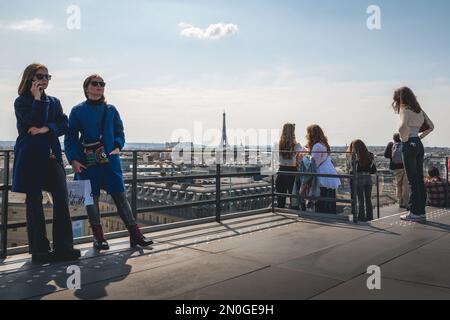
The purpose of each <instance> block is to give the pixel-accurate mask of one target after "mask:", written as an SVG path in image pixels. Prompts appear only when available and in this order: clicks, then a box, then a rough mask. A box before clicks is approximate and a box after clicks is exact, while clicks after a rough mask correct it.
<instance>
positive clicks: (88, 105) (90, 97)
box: [64, 74, 153, 250]
mask: <svg viewBox="0 0 450 320" xmlns="http://www.w3.org/2000/svg"><path fill="white" fill-rule="evenodd" d="M105 85H106V84H105V82H104V80H103V78H102V77H100V76H99V75H96V74H94V75H91V76H89V77H88V78H86V80H85V81H84V84H83V89H84V95H85V96H86V99H87V100H86V101H84V102H82V103H80V104H79V105H77V106H75V107H74V108H73V109H72V111H71V113H70V116H69V129H68V131H67V134H66V136H65V139H64V145H65V150H66V156H67V160H68V161H69V163H70V164H71V165H72V168H73V171H74V172H75V178H76V179H77V180H90V182H91V187H92V194H93V196H94V204H93V205H89V206H87V207H86V210H87V213H88V217H89V222H90V225H91V228H92V233H93V236H94V243H93V245H94V248H95V249H97V250H108V249H109V245H108V242H107V241H106V238H105V235H104V233H103V228H102V225H101V221H100V209H99V197H100V189H104V190H106V192H107V193H108V194H110V195H111V197H112V198H113V201H114V203H115V204H116V207H117V211H118V213H119V216H120V218H121V219H122V221H123V222H124V224H125V226H126V227H127V229H128V231H129V233H130V247H135V246H136V245H140V246H143V247H144V246H149V245H151V244H152V243H153V241H152V240H150V239H147V238H145V237H144V235H143V234H142V233H141V231H140V230H139V227H138V226H137V224H136V220H135V218H134V216H133V213H132V212H131V207H130V204H129V202H128V199H127V197H126V194H125V186H124V182H123V176H122V169H121V164H120V150H122V148H123V147H124V145H125V134H124V128H123V123H122V120H121V118H120V115H119V112H118V111H117V109H116V108H115V107H114V106H113V105H110V104H108V103H107V102H106V99H105V96H104V91H105Z"/></svg>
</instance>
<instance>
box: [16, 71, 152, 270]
mask: <svg viewBox="0 0 450 320" xmlns="http://www.w3.org/2000/svg"><path fill="white" fill-rule="evenodd" d="M50 80H51V75H50V74H49V72H48V68H47V67H46V66H44V65H42V64H37V63H34V64H31V65H29V66H28V67H27V68H26V69H25V71H24V72H23V76H22V79H21V82H20V84H19V89H18V93H19V97H18V98H17V99H16V100H15V102H14V109H15V114H16V118H17V130H18V137H17V140H16V144H15V147H14V155H15V156H14V167H13V186H12V191H13V192H19V193H25V194H26V217H27V231H28V243H29V252H30V253H31V254H32V259H33V261H37V262H49V261H65V260H74V259H78V258H79V257H80V251H79V250H77V249H75V248H74V247H73V234H72V224H71V219H70V212H69V203H68V192H67V184H66V173H65V170H64V166H63V159H62V152H61V145H60V142H59V137H61V136H64V147H65V153H66V156H67V160H68V161H69V163H70V164H71V165H72V168H73V170H74V172H75V179H76V180H89V181H90V184H91V187H92V195H93V198H94V204H93V205H88V206H87V207H86V209H87V213H88V216H89V221H90V225H91V228H92V232H93V239H94V243H93V245H94V247H95V248H96V249H98V250H106V249H109V245H108V242H107V241H106V238H105V236H104V233H103V229H102V226H101V219H100V209H99V195H100V189H104V190H106V191H107V192H108V193H109V194H110V195H111V196H112V198H113V200H114V202H115V204H116V206H117V211H118V213H119V216H120V217H121V218H122V220H123V222H124V223H125V225H126V226H127V229H128V231H129V233H130V246H132V247H134V246H136V245H141V246H148V245H150V244H152V243H153V242H152V240H151V239H147V238H145V237H144V235H143V234H142V233H141V231H140V229H139V228H138V226H137V224H136V221H135V218H134V216H133V214H132V210H131V207H130V204H129V202H128V200H127V198H126V194H125V188H124V182H123V176H122V171H121V165H120V158H119V153H120V151H121V149H122V148H123V147H124V145H125V135H124V128H123V123H122V120H121V118H120V114H119V112H118V111H117V109H116V108H115V107H114V106H113V105H111V104H108V103H107V101H106V99H105V95H104V91H105V86H106V83H105V82H104V80H103V78H102V77H101V76H99V75H91V76H89V77H87V78H86V80H85V81H84V83H83V85H82V88H83V92H84V95H85V97H86V100H85V101H83V102H81V103H80V104H78V105H77V106H75V107H73V109H72V111H71V113H70V116H69V118H67V116H66V115H65V114H64V112H63V109H62V106H61V102H60V101H59V100H58V99H57V98H55V97H52V96H48V95H47V94H46V92H45V90H46V89H47V87H48V85H49V82H50ZM43 190H46V191H49V192H50V193H51V195H52V198H53V250H51V247H50V242H49V240H48V238H47V234H46V220H45V215H44V210H43V206H42V191H43Z"/></svg>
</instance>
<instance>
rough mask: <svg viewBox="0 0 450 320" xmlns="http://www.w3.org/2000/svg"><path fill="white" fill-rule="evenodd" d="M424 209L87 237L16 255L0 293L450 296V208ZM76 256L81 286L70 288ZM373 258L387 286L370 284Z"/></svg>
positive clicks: (257, 217)
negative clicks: (136, 243)
mask: <svg viewBox="0 0 450 320" xmlns="http://www.w3.org/2000/svg"><path fill="white" fill-rule="evenodd" d="M391 210H393V211H395V209H393V208H391ZM427 212H428V214H427V218H428V221H427V222H426V223H420V224H418V223H411V222H402V221H400V219H399V214H394V215H390V216H387V217H384V218H381V219H378V220H374V221H372V222H370V223H365V222H359V223H358V224H354V223H351V222H348V221H345V220H343V219H339V218H337V217H333V218H332V219H331V218H330V216H325V215H320V214H313V215H311V214H300V215H297V214H294V212H292V211H289V210H282V211H280V210H276V212H275V213H272V212H269V210H266V212H264V211H258V212H248V213H244V214H242V213H241V214H234V215H227V216H224V217H222V221H221V222H220V223H217V222H214V220H213V221H211V222H206V220H205V222H203V223H200V224H194V225H190V226H184V227H179V228H174V229H167V230H160V231H156V230H157V229H155V230H154V231H153V232H151V233H149V234H148V236H151V237H152V238H153V239H154V240H155V244H154V246H153V247H152V248H150V249H140V250H131V249H129V247H128V238H116V239H112V240H111V241H110V244H111V250H110V251H108V252H103V253H100V254H98V253H94V252H93V249H92V247H91V244H89V243H88V244H86V243H85V244H80V245H78V247H79V248H80V249H81V250H82V255H83V257H82V259H81V260H80V261H78V262H75V263H56V264H49V265H36V264H32V263H31V262H30V257H29V255H28V254H19V255H14V256H11V257H8V258H7V259H6V260H5V261H3V262H2V264H0V299H49V300H53V299H186V300H196V299H295V300H296V299H450V273H449V272H448V270H450V234H449V231H450V211H449V210H446V209H438V208H428V209H427ZM391 213H392V212H391ZM73 264H75V265H77V266H79V267H80V268H81V289H79V290H73V289H67V286H66V281H67V278H68V277H69V275H68V274H66V269H67V267H68V266H69V265H73ZM370 265H377V266H379V267H380V268H381V290H369V289H368V288H367V286H366V281H367V278H368V277H369V275H368V274H366V271H367V268H368V266H370Z"/></svg>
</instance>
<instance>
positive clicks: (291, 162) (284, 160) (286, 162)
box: [276, 143, 306, 167]
mask: <svg viewBox="0 0 450 320" xmlns="http://www.w3.org/2000/svg"><path fill="white" fill-rule="evenodd" d="M276 150H277V151H278V152H277V153H278V155H279V159H278V161H279V164H280V166H288V167H296V166H297V164H298V163H297V152H302V151H303V152H304V151H306V149H305V148H303V147H302V145H301V144H300V143H297V144H296V145H295V146H294V152H295V154H294V155H293V156H292V159H287V158H284V157H283V156H282V155H280V153H279V145H278V148H277V149H276Z"/></svg>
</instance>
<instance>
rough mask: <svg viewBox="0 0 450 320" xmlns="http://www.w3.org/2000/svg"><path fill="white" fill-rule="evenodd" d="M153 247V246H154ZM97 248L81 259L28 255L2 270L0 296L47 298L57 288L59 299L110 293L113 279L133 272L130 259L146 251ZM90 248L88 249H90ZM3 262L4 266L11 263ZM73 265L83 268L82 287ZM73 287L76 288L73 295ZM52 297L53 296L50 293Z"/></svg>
mask: <svg viewBox="0 0 450 320" xmlns="http://www.w3.org/2000/svg"><path fill="white" fill-rule="evenodd" d="M150 249H151V247H150ZM92 250H93V249H87V250H83V251H84V252H83V256H88V257H83V258H81V259H79V260H77V261H72V262H71V261H69V262H60V263H50V264H39V263H33V262H31V260H29V259H26V260H23V261H15V262H14V264H18V265H20V267H18V268H14V269H13V268H12V270H11V271H5V272H3V273H0V300H22V299H32V300H40V299H45V298H46V297H47V296H49V295H51V294H52V293H55V292H57V291H58V292H60V295H58V296H55V298H56V299H58V300H60V299H73V298H74V297H76V298H79V299H101V298H104V297H107V295H108V294H107V292H106V287H107V286H108V285H109V284H110V283H112V282H120V281H123V280H124V279H125V278H126V277H128V275H129V274H130V272H131V266H130V265H129V264H127V261H128V259H129V258H130V257H131V256H132V255H133V256H135V255H136V254H140V255H142V254H144V250H143V249H134V250H133V249H126V250H120V251H115V252H111V253H109V252H105V253H103V252H102V253H101V254H98V253H94V252H93V251H92ZM86 251H87V252H86ZM7 266H8V265H7V264H5V263H3V264H2V265H0V267H7ZM69 266H76V267H78V268H79V271H80V273H79V275H80V280H81V281H80V283H81V286H80V288H79V289H76V288H73V289H72V287H73V285H74V284H75V283H76V282H75V281H71V280H73V278H71V276H74V273H67V268H68V267H69ZM69 290H70V291H71V290H74V292H73V295H72V294H71V293H70V292H69ZM49 298H52V296H50V297H49Z"/></svg>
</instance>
